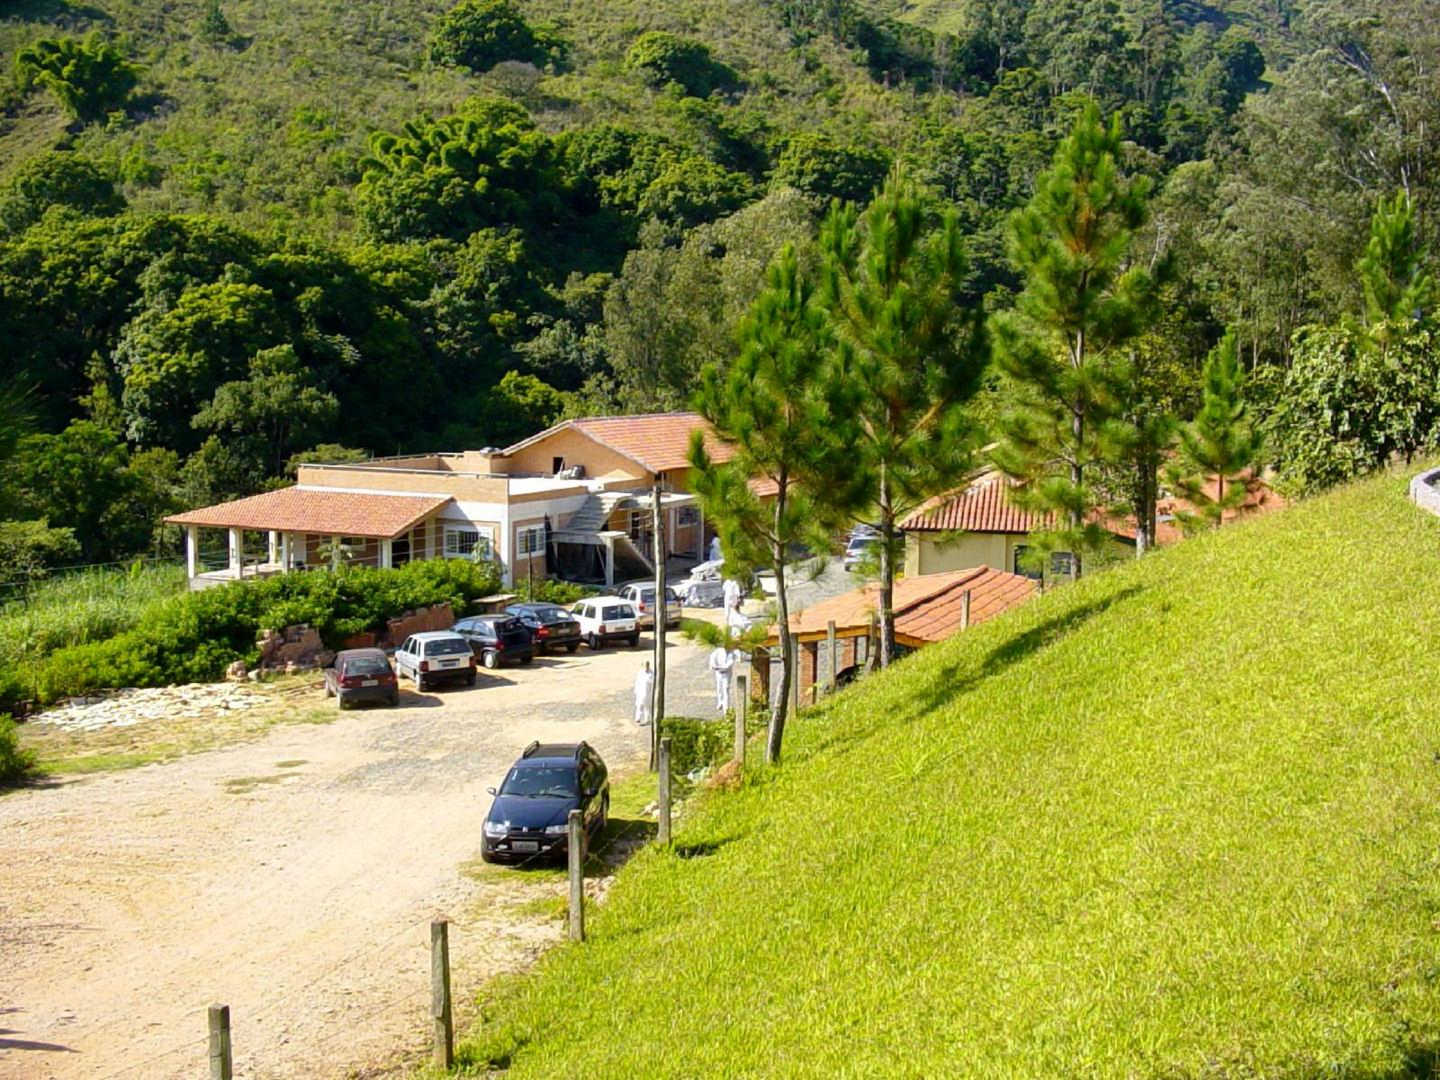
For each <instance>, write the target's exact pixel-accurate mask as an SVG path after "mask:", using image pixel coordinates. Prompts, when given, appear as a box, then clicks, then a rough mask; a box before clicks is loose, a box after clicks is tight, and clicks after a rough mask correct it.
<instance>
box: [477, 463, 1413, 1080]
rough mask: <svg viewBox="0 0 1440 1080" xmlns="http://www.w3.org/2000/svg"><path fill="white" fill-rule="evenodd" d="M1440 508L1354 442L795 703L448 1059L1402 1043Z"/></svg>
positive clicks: (1109, 1060) (974, 1054) (703, 1069)
mask: <svg viewBox="0 0 1440 1080" xmlns="http://www.w3.org/2000/svg"><path fill="white" fill-rule="evenodd" d="M1437 670H1440V521H1437V520H1435V519H1433V518H1430V517H1428V516H1426V515H1424V514H1423V513H1421V512H1420V511H1418V510H1416V509H1415V508H1413V507H1412V506H1410V504H1409V503H1408V502H1407V501H1406V499H1405V495H1404V481H1403V478H1400V477H1397V476H1387V477H1383V478H1378V479H1375V480H1373V481H1370V482H1367V483H1364V484H1361V485H1358V486H1355V487H1352V488H1349V489H1346V490H1343V491H1340V492H1337V493H1335V494H1333V495H1331V496H1328V497H1325V498H1321V499H1317V500H1315V501H1313V502H1310V503H1307V504H1304V505H1301V506H1299V507H1297V508H1295V509H1293V510H1291V511H1288V512H1285V513H1280V514H1275V515H1272V516H1270V517H1267V518H1265V519H1262V520H1258V521H1254V522H1250V523H1246V524H1242V525H1238V526H1232V527H1229V528H1226V529H1225V530H1223V531H1222V532H1220V533H1218V534H1213V535H1210V536H1208V537H1204V538H1201V539H1197V540H1194V541H1191V542H1188V543H1186V544H1183V545H1181V546H1179V547H1176V548H1173V549H1170V550H1167V551H1164V552H1161V553H1159V554H1157V555H1156V556H1154V557H1152V558H1150V559H1147V560H1146V561H1144V562H1143V563H1140V564H1137V565H1132V566H1128V567H1122V568H1119V569H1117V570H1115V571H1113V572H1110V573H1106V574H1103V575H1099V576H1097V577H1094V578H1092V579H1089V580H1086V581H1084V582H1082V583H1081V584H1079V585H1077V586H1074V587H1071V588H1067V589H1064V590H1060V591H1058V592H1055V593H1052V594H1050V595H1048V596H1045V597H1043V598H1041V599H1039V600H1037V601H1035V602H1034V603H1032V604H1030V605H1029V606H1028V607H1026V608H1024V609H1022V610H1021V611H1018V612H1016V613H1015V614H1014V615H1013V616H1011V617H1008V618H1004V619H1001V620H997V621H995V622H992V623H989V624H986V625H984V626H981V627H979V628H977V629H976V630H975V631H973V632H970V633H967V634H965V635H962V636H961V637H960V638H958V639H955V640H952V641H950V642H948V643H946V644H944V645H941V646H937V647H935V648H932V649H930V650H928V651H927V652H925V653H923V654H921V655H919V656H917V657H915V658H912V659H911V660H908V661H906V662H904V663H902V664H901V665H899V666H898V667H897V668H896V669H894V670H893V671H891V672H890V673H888V674H885V675H881V676H878V677H876V678H874V679H872V680H869V681H867V682H866V683H865V684H863V685H861V686H859V687H857V688H856V689H855V690H853V691H850V692H847V693H845V694H842V695H840V696H839V697H838V698H837V699H835V700H834V701H833V702H831V703H830V704H828V705H826V706H824V707H822V708H820V709H817V710H815V711H813V712H810V713H808V714H806V716H805V717H803V718H802V719H801V720H800V721H799V722H798V724H796V725H795V726H794V728H793V734H792V735H791V741H790V744H789V747H788V751H789V756H788V759H787V762H786V764H785V766H784V767H783V769H780V770H778V771H774V772H770V773H768V774H766V775H764V776H762V777H760V778H758V779H757V780H756V781H755V782H753V783H751V784H750V785H748V786H747V787H745V788H743V789H742V790H741V791H739V792H737V793H733V794H729V795H716V796H711V797H710V798H709V799H708V800H707V801H706V803H705V804H704V805H703V806H701V807H700V808H699V809H698V811H697V812H695V813H694V814H692V815H691V816H689V817H688V818H687V820H686V821H685V822H684V823H683V825H682V827H680V828H679V830H678V835H677V844H678V845H679V848H680V849H681V850H680V851H678V852H661V851H658V850H653V849H652V850H649V851H647V852H645V853H643V854H642V855H641V856H640V857H638V858H637V859H636V860H635V861H634V862H633V863H632V864H631V865H630V867H629V868H627V869H626V870H625V871H624V872H623V873H622V875H621V877H620V879H619V881H618V882H617V883H616V885H615V887H614V889H613V890H612V892H611V894H610V896H609V899H608V900H607V902H606V904H605V905H604V906H603V907H601V908H600V909H599V910H597V911H595V912H594V913H593V914H592V916H591V917H590V918H589V920H588V927H587V929H588V930H589V932H590V934H591V939H590V940H589V941H588V942H587V943H586V944H584V945H583V946H579V947H565V948H561V949H557V950H556V951H554V952H552V953H551V954H550V955H548V956H547V957H546V958H545V959H544V960H543V961H542V963H541V964H540V965H539V968H538V970H537V971H536V972H534V973H533V974H532V975H530V976H526V977H521V978H518V979H516V980H514V981H512V982H509V983H507V984H504V985H502V986H501V987H499V988H497V989H496V990H495V991H494V994H493V998H492V1000H490V1001H489V1002H488V1003H487V1004H486V1008H485V1011H484V1016H483V1019H482V1020H481V1022H480V1023H479V1024H478V1025H477V1027H476V1029H475V1030H474V1032H473V1033H472V1036H471V1039H470V1040H469V1041H468V1042H467V1043H466V1045H465V1054H466V1060H467V1061H468V1062H470V1064H471V1065H472V1066H473V1067H475V1068H477V1069H480V1068H483V1066H484V1063H486V1062H492V1063H500V1064H508V1066H509V1073H508V1074H507V1075H510V1076H513V1077H517V1078H519V1077H532V1076H534V1077H557V1076H579V1075H589V1076H676V1077H680V1076H702V1075H703V1076H760V1075H766V1076H772V1075H781V1076H788V1075H813V1076H916V1077H920V1076H927V1077H928V1076H997V1077H998V1076H1153V1075H1158V1076H1167V1077H1171V1076H1252V1075H1263V1076H1319V1075H1325V1076H1347V1077H1371V1078H1379V1077H1399V1076H1412V1075H1427V1076H1428V1075H1432V1073H1433V1071H1434V1070H1435V1068H1436V1064H1437V1061H1440V1057H1437V1048H1440V993H1437V984H1436V979H1437V975H1440V876H1437V870H1440V724H1437V719H1440V681H1437V679H1436V671H1437Z"/></svg>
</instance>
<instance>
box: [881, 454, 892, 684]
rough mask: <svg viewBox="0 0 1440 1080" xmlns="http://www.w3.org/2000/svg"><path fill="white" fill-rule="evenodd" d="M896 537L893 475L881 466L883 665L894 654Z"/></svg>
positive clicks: (885, 665)
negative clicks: (893, 551) (892, 556)
mask: <svg viewBox="0 0 1440 1080" xmlns="http://www.w3.org/2000/svg"><path fill="white" fill-rule="evenodd" d="M894 539H895V508H894V506H893V505H892V504H891V501H890V479H889V477H888V476H887V475H886V474H885V466H884V465H881V466H880V666H881V667H882V668H885V667H889V666H890V661H891V660H893V659H894V658H895V566H894V564H893V562H892V561H891V558H890V552H891V545H892V544H893V543H894Z"/></svg>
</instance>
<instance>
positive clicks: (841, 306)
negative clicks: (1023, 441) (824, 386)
mask: <svg viewBox="0 0 1440 1080" xmlns="http://www.w3.org/2000/svg"><path fill="white" fill-rule="evenodd" d="M821 247H822V254H823V260H824V261H823V267H822V274H823V292H824V303H825V306H826V308H827V311H828V314H829V321H830V325H831V326H832V327H833V329H834V333H835V335H836V339H837V342H838V345H839V347H838V348H837V349H836V350H835V359H834V363H833V365H832V371H831V374H830V376H829V382H830V386H831V388H832V391H833V393H834V394H835V395H837V399H838V400H837V403H836V404H835V405H834V406H833V411H834V414H835V416H836V418H837V426H836V431H837V433H838V436H839V439H840V441H841V442H842V444H844V445H846V446H847V447H848V448H849V451H848V454H847V455H846V456H845V457H844V458H843V459H842V460H841V462H840V467H839V468H838V469H837V470H836V471H835V472H833V473H832V474H831V475H830V476H829V477H828V478H827V480H826V482H825V483H824V484H823V485H822V486H821V487H820V488H819V489H818V490H817V491H816V498H817V499H819V498H822V497H823V498H824V499H825V500H826V501H827V502H828V503H829V505H832V506H836V507H848V508H849V509H850V510H851V511H852V512H853V513H856V514H858V515H861V516H865V517H871V516H873V518H874V520H875V522H876V524H877V525H878V527H879V533H880V544H879V547H880V575H879V576H880V597H879V607H880V611H879V615H880V662H881V663H882V664H889V662H890V660H891V658H892V657H893V656H894V652H895V611H894V603H893V597H894V588H895V566H896V560H897V557H898V556H899V554H900V547H899V543H900V534H899V531H898V529H897V527H896V523H897V522H898V521H899V520H901V519H902V518H903V517H904V515H905V514H907V513H908V512H909V511H910V510H912V509H914V508H915V507H916V506H918V505H919V504H920V503H921V502H922V501H924V500H925V499H927V498H929V497H930V496H932V495H934V494H936V493H938V492H940V491H943V490H944V489H945V488H947V487H950V486H952V485H954V484H955V483H956V482H957V481H959V480H960V479H961V478H962V477H963V476H964V475H965V473H966V472H967V471H969V469H970V468H971V465H972V452H971V451H972V448H971V439H970V434H971V433H970V429H969V423H968V420H967V418H966V416H965V413H964V410H963V406H964V404H965V403H966V402H967V401H969V399H970V398H971V397H972V396H973V395H974V393H975V391H976V389H977V388H978V387H979V383H980V377H981V375H982V374H983V373H984V371H985V368H986V365H987V363H988V360H989V342H988V338H987V337H986V334H985V330H984V324H983V321H982V319H981V316H980V311H979V305H978V304H977V305H973V306H972V307H971V308H968V309H967V307H966V306H965V305H964V303H963V294H962V286H963V283H964V278H965V273H966V268H967V266H966V259H965V254H964V245H963V238H962V236H961V233H960V226H959V223H958V220H957V219H956V217H955V215H954V214H953V213H945V214H944V215H942V216H939V217H938V218H937V217H936V216H934V214H933V213H932V211H931V208H930V207H929V206H928V205H927V203H926V202H925V200H924V199H922V197H921V195H920V193H919V191H918V190H917V188H916V187H915V185H914V184H913V183H912V182H911V181H909V180H908V179H906V178H905V177H904V175H903V174H901V173H900V172H899V171H898V170H896V171H893V172H892V173H891V174H890V177H889V179H888V180H887V181H886V184H885V186H884V188H883V189H882V190H881V191H880V193H879V194H878V195H877V196H876V197H875V200H874V201H873V202H872V203H871V204H870V205H869V206H868V207H867V208H866V209H865V211H864V212H863V213H860V212H859V211H857V210H856V209H855V208H854V207H852V206H845V207H836V208H834V209H832V211H831V213H830V215H829V217H828V218H827V220H826V222H825V226H824V228H823V230H822V234H821Z"/></svg>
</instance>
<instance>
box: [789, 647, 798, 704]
mask: <svg viewBox="0 0 1440 1080" xmlns="http://www.w3.org/2000/svg"><path fill="white" fill-rule="evenodd" d="M799 712H800V642H798V641H796V640H795V638H794V636H793V635H792V636H791V638H790V715H791V716H797V715H799Z"/></svg>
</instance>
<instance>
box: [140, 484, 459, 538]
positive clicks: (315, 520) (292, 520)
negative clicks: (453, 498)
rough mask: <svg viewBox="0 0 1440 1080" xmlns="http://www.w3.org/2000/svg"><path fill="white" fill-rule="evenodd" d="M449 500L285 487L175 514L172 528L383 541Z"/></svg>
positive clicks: (169, 518)
mask: <svg viewBox="0 0 1440 1080" xmlns="http://www.w3.org/2000/svg"><path fill="white" fill-rule="evenodd" d="M449 501H450V496H448V495H374V494H357V493H354V492H349V491H317V490H314V489H307V488H298V487H288V488H281V489H280V490H278V491H266V492H264V493H262V494H260V495H251V496H250V497H249V498H245V499H236V500H234V501H233V502H227V503H218V504H217V505H215V506H206V507H202V508H201V509H199V510H190V511H187V512H186V513H183V514H175V515H173V516H171V517H167V518H166V519H165V520H166V521H167V522H169V523H170V524H172V525H200V526H203V527H206V528H216V529H256V530H269V529H274V530H276V531H278V532H295V533H324V534H325V535H328V536H373V537H379V538H380V539H389V538H390V537H393V536H398V535H399V534H400V533H403V532H405V531H406V530H407V529H409V528H410V527H411V526H412V525H414V524H415V523H416V522H418V521H420V520H421V519H422V518H424V517H426V516H427V515H429V514H431V513H433V512H434V511H436V510H438V509H439V508H440V507H442V506H444V505H445V504H446V503H447V502H449Z"/></svg>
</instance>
